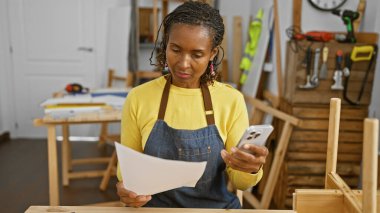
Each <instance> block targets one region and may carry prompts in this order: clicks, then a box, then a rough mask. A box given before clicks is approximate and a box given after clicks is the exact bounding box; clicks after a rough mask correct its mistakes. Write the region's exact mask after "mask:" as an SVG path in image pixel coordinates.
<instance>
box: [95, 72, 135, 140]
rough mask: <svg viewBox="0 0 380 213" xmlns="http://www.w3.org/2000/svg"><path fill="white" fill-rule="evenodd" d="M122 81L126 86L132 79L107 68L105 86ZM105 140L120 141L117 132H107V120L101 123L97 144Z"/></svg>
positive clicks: (109, 86)
mask: <svg viewBox="0 0 380 213" xmlns="http://www.w3.org/2000/svg"><path fill="white" fill-rule="evenodd" d="M117 81H119V82H121V81H122V82H123V83H124V85H125V86H126V87H128V86H129V85H130V84H131V83H130V82H131V81H132V79H131V77H130V76H118V75H116V74H115V70H113V69H109V70H108V79H107V87H108V88H111V87H113V86H114V83H115V82H117ZM107 141H120V135H119V134H109V133H108V122H104V123H102V124H101V128H100V135H99V144H98V145H99V146H104V145H105V143H106V142H107Z"/></svg>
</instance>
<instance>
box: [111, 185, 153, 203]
mask: <svg viewBox="0 0 380 213" xmlns="http://www.w3.org/2000/svg"><path fill="white" fill-rule="evenodd" d="M116 188H117V194H118V195H119V197H120V201H121V202H123V203H125V204H126V205H127V206H131V207H141V206H143V205H145V204H146V203H147V202H148V201H150V200H151V199H152V196H151V195H137V194H136V193H134V192H132V191H129V190H127V189H126V188H124V185H123V181H120V182H118V183H117V184H116Z"/></svg>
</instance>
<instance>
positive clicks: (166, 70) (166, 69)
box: [164, 62, 169, 72]
mask: <svg viewBox="0 0 380 213" xmlns="http://www.w3.org/2000/svg"><path fill="white" fill-rule="evenodd" d="M164 71H165V72H169V67H168V62H165V67H164Z"/></svg>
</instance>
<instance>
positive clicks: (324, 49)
mask: <svg viewBox="0 0 380 213" xmlns="http://www.w3.org/2000/svg"><path fill="white" fill-rule="evenodd" d="M328 57H329V48H328V47H324V48H323V52H322V60H323V62H324V63H325V62H326V61H327V58H328Z"/></svg>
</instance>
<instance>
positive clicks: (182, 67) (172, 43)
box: [166, 24, 217, 88]
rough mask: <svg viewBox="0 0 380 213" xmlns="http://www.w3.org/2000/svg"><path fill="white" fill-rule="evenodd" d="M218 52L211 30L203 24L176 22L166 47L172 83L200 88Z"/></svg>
mask: <svg viewBox="0 0 380 213" xmlns="http://www.w3.org/2000/svg"><path fill="white" fill-rule="evenodd" d="M216 54H217V48H214V49H212V39H211V34H210V32H209V30H208V29H207V28H205V27H203V26H197V25H188V24H174V25H173V26H172V27H171V30H170V33H169V39H168V45H167V48H166V60H167V63H168V67H169V70H170V72H171V74H172V76H173V77H172V83H173V84H174V85H175V86H178V87H184V88H199V86H200V78H201V76H202V75H203V73H204V72H205V71H206V68H207V66H208V64H209V62H210V61H212V60H213V59H214V57H215V56H216Z"/></svg>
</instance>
